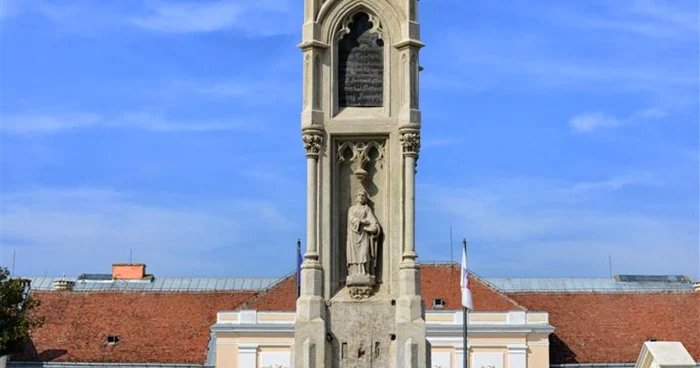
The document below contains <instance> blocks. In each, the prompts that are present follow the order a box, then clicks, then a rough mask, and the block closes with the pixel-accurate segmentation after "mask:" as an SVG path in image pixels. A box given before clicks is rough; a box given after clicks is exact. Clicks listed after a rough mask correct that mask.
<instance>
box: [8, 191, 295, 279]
mask: <svg viewBox="0 0 700 368" xmlns="http://www.w3.org/2000/svg"><path fill="white" fill-rule="evenodd" d="M2 198H3V207H2V213H1V215H2V217H3V234H2V238H3V242H4V243H5V245H6V246H8V244H9V245H11V246H12V248H13V249H17V250H18V253H19V254H21V255H22V256H23V259H24V257H27V256H29V255H30V254H34V256H33V258H34V260H33V261H32V262H31V263H29V264H27V263H26V262H24V263H22V267H21V268H19V269H18V271H20V272H22V273H24V274H27V273H28V272H30V273H35V274H36V273H42V269H47V270H48V272H49V273H50V274H54V275H55V274H60V273H62V272H63V271H65V270H69V272H70V271H72V272H76V271H77V270H83V271H84V272H89V271H92V270H94V268H93V267H101V269H103V270H107V269H108V265H109V264H110V263H112V262H119V261H122V260H123V259H124V257H125V256H126V255H127V254H128V250H129V249H133V250H134V254H135V255H137V256H138V258H139V259H140V260H143V261H145V262H147V263H148V264H149V267H150V266H153V267H154V268H155V269H157V270H158V272H159V273H160V274H180V275H186V274H194V273H208V274H212V273H214V272H212V271H213V270H215V269H216V270H217V271H219V272H226V267H234V266H236V267H243V266H244V261H243V258H242V257H237V258H233V259H228V260H226V259H221V258H216V255H215V254H216V252H218V251H219V250H220V249H226V248H228V249H236V248H237V247H241V246H244V245H246V246H247V245H255V246H257V245H262V244H263V243H264V242H265V241H269V239H268V238H267V235H263V233H264V234H272V236H278V237H283V236H287V237H292V236H293V235H289V234H288V233H289V232H291V231H294V230H295V229H296V228H298V227H300V226H301V224H298V223H297V222H296V221H293V220H291V219H290V218H289V217H288V215H287V214H285V213H282V212H280V210H279V209H277V208H276V207H275V206H274V205H273V204H272V203H270V202H268V201H267V200H263V199H246V198H219V199H217V200H216V202H215V203H202V202H201V200H200V201H194V202H193V201H192V200H188V199H187V198H178V197H173V198H169V200H168V201H165V202H166V203H168V204H167V205H165V204H158V203H157V202H156V201H154V200H152V199H151V200H144V199H143V198H139V197H137V196H135V195H133V194H129V193H122V192H118V191H113V190H109V189H100V188H76V189H46V188H43V189H35V190H28V191H21V192H5V193H2ZM173 199H175V200H173ZM265 245H266V246H268V247H269V246H273V245H272V244H265ZM261 251H264V249H261ZM6 252H7V249H6V250H5V253H6ZM37 254H41V257H39V258H36V255H37ZM246 254H247V255H248V256H255V254H256V250H255V249H253V248H248V249H247V250H246ZM5 258H7V257H6V254H5ZM100 265H101V266H100ZM180 268H181V269H180ZM231 271H235V270H231V269H229V272H231ZM93 272H94V271H93ZM267 272H273V273H274V272H275V270H267Z"/></svg>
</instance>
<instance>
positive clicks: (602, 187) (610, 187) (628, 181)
mask: <svg viewBox="0 0 700 368" xmlns="http://www.w3.org/2000/svg"><path fill="white" fill-rule="evenodd" d="M662 185H663V183H662V182H661V181H660V180H659V179H657V178H656V177H655V176H654V175H653V174H652V173H637V174H625V175H619V176H614V177H612V178H609V179H606V180H598V181H587V182H581V183H576V184H574V185H572V186H571V187H569V188H568V189H566V190H565V192H567V193H579V194H580V193H586V192H593V191H606V192H607V191H616V190H621V189H624V188H626V187H629V186H657V187H658V186H662Z"/></svg>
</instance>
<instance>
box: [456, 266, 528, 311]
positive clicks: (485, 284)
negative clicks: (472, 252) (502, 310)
mask: <svg viewBox="0 0 700 368" xmlns="http://www.w3.org/2000/svg"><path fill="white" fill-rule="evenodd" d="M469 273H471V274H472V276H474V278H475V279H477V280H478V281H479V282H481V283H482V284H484V286H486V287H487V288H489V289H491V290H492V291H493V292H495V293H496V294H498V295H500V296H501V297H503V298H505V299H506V300H508V301H509V302H511V303H512V304H513V305H515V306H516V307H518V308H520V309H522V310H524V311H528V310H529V309H528V308H526V307H525V306H523V305H522V304H520V303H518V302H516V301H515V300H514V299H513V298H511V297H509V296H508V295H507V294H506V293H504V292H503V291H501V290H500V289H499V288H497V287H496V286H495V285H493V284H491V283H490V282H488V281H486V279H485V278H483V277H481V276H479V275H478V274H476V273H474V272H473V271H470V272H469Z"/></svg>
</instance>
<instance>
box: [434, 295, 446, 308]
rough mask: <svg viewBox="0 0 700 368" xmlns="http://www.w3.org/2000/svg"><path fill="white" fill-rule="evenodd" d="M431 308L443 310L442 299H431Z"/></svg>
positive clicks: (443, 302)
mask: <svg viewBox="0 0 700 368" xmlns="http://www.w3.org/2000/svg"><path fill="white" fill-rule="evenodd" d="M433 308H434V309H443V308H445V300H444V299H442V298H435V299H433Z"/></svg>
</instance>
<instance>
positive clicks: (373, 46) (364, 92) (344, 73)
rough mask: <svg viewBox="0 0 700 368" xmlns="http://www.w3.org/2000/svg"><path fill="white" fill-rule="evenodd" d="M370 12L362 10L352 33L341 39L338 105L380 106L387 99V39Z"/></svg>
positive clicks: (351, 26) (355, 18) (352, 27)
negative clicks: (382, 36) (385, 54)
mask: <svg viewBox="0 0 700 368" xmlns="http://www.w3.org/2000/svg"><path fill="white" fill-rule="evenodd" d="M373 27H375V28H376V27H377V25H375V24H372V22H371V21H370V18H369V16H368V15H367V14H366V13H358V14H356V15H355V16H354V17H353V19H352V23H351V24H350V26H349V28H350V33H348V34H346V35H345V36H344V37H343V38H342V39H341V40H340V41H339V42H338V105H339V106H340V107H377V106H382V105H383V100H384V41H382V39H381V38H379V37H380V35H379V33H378V32H377V31H376V30H375V29H373Z"/></svg>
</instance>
